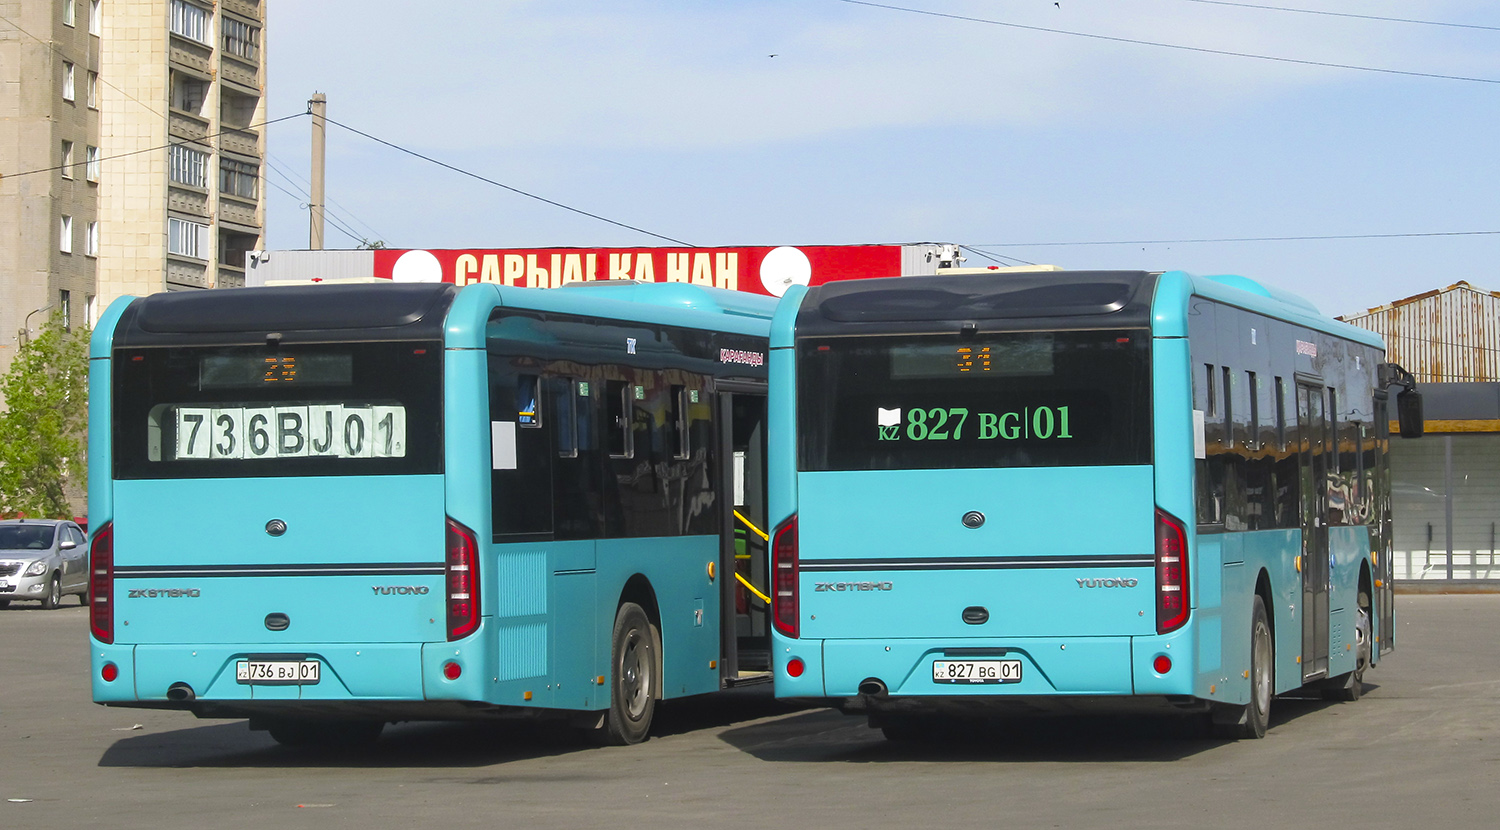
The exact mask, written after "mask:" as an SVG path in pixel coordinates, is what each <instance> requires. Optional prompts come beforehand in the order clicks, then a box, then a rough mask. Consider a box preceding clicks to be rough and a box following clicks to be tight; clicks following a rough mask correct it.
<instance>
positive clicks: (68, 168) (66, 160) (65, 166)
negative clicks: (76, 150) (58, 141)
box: [62, 139, 73, 179]
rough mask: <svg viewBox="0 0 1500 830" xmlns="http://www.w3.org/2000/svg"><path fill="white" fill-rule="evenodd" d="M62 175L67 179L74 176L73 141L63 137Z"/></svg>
mask: <svg viewBox="0 0 1500 830" xmlns="http://www.w3.org/2000/svg"><path fill="white" fill-rule="evenodd" d="M62 176H63V178H65V179H71V178H73V142H71V141H68V140H67V139H63V143H62Z"/></svg>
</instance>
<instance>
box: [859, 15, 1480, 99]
mask: <svg viewBox="0 0 1500 830" xmlns="http://www.w3.org/2000/svg"><path fill="white" fill-rule="evenodd" d="M835 2H839V3H848V4H849V5H852V6H868V7H870V8H873V9H886V10H889V11H896V12H905V13H907V14H920V15H925V16H927V17H941V18H944V19H947V20H961V21H964V22H966V23H984V24H986V25H990V26H1004V27H1005V28H1008V29H1022V30H1025V31H1028V32H1046V33H1047V34H1053V35H1068V36H1069V37H1082V38H1088V39H1090V40H1103V41H1109V42H1111V43H1129V44H1133V45H1135V46H1153V47H1156V48H1158V49H1175V50H1178V51H1181V52H1197V53H1200V54H1205V55H1223V56H1226V57H1231V58H1251V59H1254V60H1260V61H1273V62H1275V63H1291V64H1298V65H1301V66H1319V67H1323V68H1326V69H1350V70H1355V71H1358V72H1379V73H1381V74H1384V75H1402V76H1405V77H1411V78H1435V79H1439V80H1445V81H1468V82H1469V83H1476V84H1500V78H1473V77H1468V76H1465V75H1444V74H1441V73H1438V72H1413V71H1410V70H1406V69H1384V68H1381V67H1378V66H1359V65H1357V64H1351V63H1333V62H1330V61H1313V60H1303V59H1301V58H1282V57H1276V56H1274V55H1258V54H1255V53H1253V52H1234V51H1230V50H1227V49H1208V48H1206V47H1202V46H1185V45H1183V44H1180V43H1163V42H1160V41H1154V40H1137V39H1135V38H1128V37H1116V36H1113V35H1098V34H1093V33H1091V32H1074V31H1070V30H1067V29H1052V28H1048V27H1046V26H1028V25H1025V24H1023V23H1009V22H1006V21H1003V20H991V19H989V18H985V17H968V16H966V15H961V14H949V13H947V12H934V11H928V10H926V9H911V8H907V7H905V6H892V5H887V4H885V3H872V2H868V0H835Z"/></svg>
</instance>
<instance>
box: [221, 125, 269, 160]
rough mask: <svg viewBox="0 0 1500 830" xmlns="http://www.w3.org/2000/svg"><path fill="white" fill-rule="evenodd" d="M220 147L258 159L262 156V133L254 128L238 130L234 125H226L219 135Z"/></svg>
mask: <svg viewBox="0 0 1500 830" xmlns="http://www.w3.org/2000/svg"><path fill="white" fill-rule="evenodd" d="M219 149H221V150H224V151H225V152H229V153H238V154H240V155H242V156H249V157H250V158H254V159H258V158H260V133H257V132H255V131H254V130H236V129H234V128H233V127H225V128H224V131H223V133H222V134H221V135H220V136H219Z"/></svg>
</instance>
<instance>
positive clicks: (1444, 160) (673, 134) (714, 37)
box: [264, 0, 1500, 315]
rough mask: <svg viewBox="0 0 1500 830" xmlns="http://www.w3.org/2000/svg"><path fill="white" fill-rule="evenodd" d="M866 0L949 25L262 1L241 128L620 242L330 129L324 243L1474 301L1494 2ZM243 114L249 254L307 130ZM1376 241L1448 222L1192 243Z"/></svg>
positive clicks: (420, 174)
mask: <svg viewBox="0 0 1500 830" xmlns="http://www.w3.org/2000/svg"><path fill="white" fill-rule="evenodd" d="M889 5H892V6H901V7H904V8H906V9H914V10H920V11H925V12H931V13H936V14H941V15H954V16H959V17H967V18H973V19H970V20H961V19H954V18H953V17H939V16H935V15H934V14H917V13H913V12H911V11H899V10H896V9H892V8H878V7H874V6H871V5H861V4H857V3H851V2H846V1H845V0H735V1H734V2H725V0H718V2H669V1H668V0H610V2H607V3H602V2H575V1H574V0H515V1H514V2H496V1H495V0H486V1H485V2H481V3H472V4H461V6H458V7H454V6H436V7H425V6H422V7H419V6H418V5H417V4H412V3H409V2H395V0H360V1H359V2H354V0H320V2H316V3H310V2H277V0H272V2H268V3H267V4H266V6H267V18H268V20H267V28H266V34H265V41H264V43H265V48H266V50H267V61H268V76H269V84H268V95H267V99H268V118H271V119H274V118H279V117H282V116H286V115H293V114H296V113H299V112H303V111H304V110H305V109H306V103H305V102H306V100H307V99H308V98H309V97H311V95H312V94H313V93H314V92H322V93H324V94H326V95H327V96H328V102H329V103H328V117H329V118H330V119H331V120H333V121H336V122H339V123H340V124H343V125H347V126H348V127H352V128H354V129H357V130H360V131H362V132H365V133H368V134H370V135H372V136H375V137H378V138H379V139H382V140H384V141H386V142H389V143H391V144H394V145H398V146H400V147H404V148H407V149H409V150H412V151H414V152H417V153H421V154H423V155H426V156H430V157H432V158H435V159H438V160H441V161H443V162H445V163H447V164H449V165H452V166H454V167H457V168H461V169H463V170H467V171H470V172H472V173H475V174H477V175H479V176H483V177H485V178H488V179H491V180H494V181H496V182H501V183H504V184H506V185H509V186H511V187H514V188H518V189H520V190H524V191H526V192H528V193H532V194H535V195H538V196H542V197H545V198H547V199H550V200H552V201H555V202H560V203H563V204H565V205H569V206H572V207H575V208H578V209H580V210H584V211H588V212H590V213H594V214H597V215H599V216H603V217H607V218H608V219H611V220H614V221H615V222H619V223H623V224H625V225H630V226H634V227H635V228H638V229H640V231H636V230H629V229H626V228H623V227H620V226H619V225H615V224H610V223H607V222H603V221H600V220H598V219H593V218H588V217H585V216H581V215H579V214H576V213H572V212H569V211H566V210H563V209H561V208H558V207H555V206H553V205H549V204H545V203H543V202H540V201H536V200H533V199H529V198H526V197H524V196H521V195H517V194H516V193H513V192H510V191H507V190H504V189H502V188H499V187H496V186H494V185H491V184H486V183H483V182H480V181H477V180H475V179H472V178H468V177H465V176H463V175H461V174H459V173H455V172H453V171H451V170H447V169H444V168H442V167H438V166H436V165H433V164H431V163H428V162H426V161H422V160H420V159H417V158H414V157H412V156H410V155H406V154H404V153H402V152H401V151H399V150H396V149H392V148H391V147H389V146H385V145H382V144H379V143H376V142H375V141H372V140H370V139H369V138H366V137H363V136H360V135H358V134H356V133H354V132H351V131H349V130H346V129H344V128H343V127H340V126H337V125H334V124H330V125H329V128H328V129H329V134H328V148H327V168H326V169H327V188H328V189H327V195H328V199H329V201H330V203H331V204H330V205H329V211H330V213H331V215H332V219H331V220H330V221H331V222H332V221H337V222H339V223H340V224H342V225H344V226H345V227H347V228H348V229H349V230H350V231H352V234H346V233H344V232H343V231H341V230H339V229H338V228H336V227H335V226H334V225H333V224H330V225H329V226H328V228H327V231H326V235H327V243H326V246H325V247H330V248H332V247H355V246H356V245H357V244H358V241H359V240H361V239H363V240H371V241H374V240H379V241H381V242H383V243H385V245H386V246H387V247H393V248H469V247H472V248H507V247H543V246H553V245H558V246H601V247H602V246H616V245H619V246H638V245H654V244H671V243H667V242H664V241H662V240H661V239H660V238H656V237H653V236H650V235H648V234H647V233H643V232H641V231H645V232H649V233H654V234H659V235H661V236H662V237H667V238H671V239H675V240H681V241H684V242H687V243H691V244H694V245H704V246H712V245H799V244H806V245H812V244H856V243H903V242H952V243H959V244H963V245H967V246H972V247H973V248H974V249H977V250H971V251H968V252H966V256H967V257H968V261H967V262H966V263H965V264H966V265H971V266H972V265H988V264H992V263H993V262H994V261H995V260H998V261H999V262H1001V263H1003V264H1017V263H1020V262H1025V263H1047V264H1056V265H1061V266H1063V267H1066V268H1070V269H1147V270H1169V269H1183V270H1187V271H1190V272H1193V273H1199V274H1220V273H1237V274H1243V275H1245V276H1248V277H1251V278H1254V279H1257V280H1260V281H1261V282H1264V283H1266V284H1270V285H1274V286H1278V287H1280V288H1284V289H1287V290H1290V291H1293V292H1296V293H1299V294H1301V295H1302V296H1304V297H1306V298H1308V299H1309V300H1311V301H1312V302H1313V303H1314V304H1316V305H1317V306H1318V308H1319V309H1321V310H1322V311H1323V312H1324V313H1326V314H1329V315H1337V314H1349V313H1353V312H1358V311H1362V310H1364V309H1366V308H1369V307H1373V306H1378V305H1381V304H1384V303H1388V302H1390V301H1392V300H1396V299H1400V298H1403V297H1407V296H1410V295H1413V294H1417V293H1420V292H1423V291H1428V290H1431V289H1434V288H1441V287H1443V286H1447V285H1450V284H1452V283H1454V282H1457V281H1459V280H1467V281H1469V282H1470V283H1472V284H1474V285H1477V286H1480V287H1483V288H1490V289H1495V290H1500V273H1496V266H1495V263H1496V262H1497V261H1500V205H1497V203H1496V195H1495V194H1496V190H1497V185H1500V153H1497V152H1496V150H1497V147H1496V136H1497V135H1500V129H1497V128H1500V4H1495V3H1494V2H1492V0H1491V1H1490V2H1483V0H1452V1H1451V2H1442V1H1435V2H1421V1H1420V0H1405V1H1404V2H1401V1H1398V0H1360V1H1359V2H1354V0H1246V2H1245V3H1240V4H1235V3H1224V2H1208V0H1057V2H1054V0H892V2H891V3H890V4H889ZM1250 5H1255V6H1277V7H1280V8H1282V9H1300V10H1303V11H1301V12H1292V11H1281V10H1276V9H1270V8H1250V7H1247V6H1250ZM452 8H462V9H463V12H462V15H461V16H458V15H455V14H452V13H450V12H448V11H446V10H447V9H452ZM416 9H421V10H420V11H414V10H416ZM438 9H444V10H445V11H438ZM1312 11H1322V12H1337V13H1341V14H1344V15H1349V14H1357V15H1366V16H1377V17H1378V16H1386V17H1395V18H1405V19H1408V20H1420V21H1427V22H1425V23H1402V22H1393V21H1382V20H1371V19H1360V18H1353V17H1348V16H1335V15H1330V14H1311V13H1307V12H1312ZM984 21H989V22H984ZM1435 23H1443V24H1457V25H1433V24H1435ZM1000 24H1009V25H1000ZM1022 27H1030V28H1022ZM1486 27H1488V28H1486ZM1044 30H1053V31H1044ZM1063 32H1071V33H1074V34H1064V33H1063ZM1084 35H1088V36H1087V37H1086V36H1084ZM1130 40H1133V41H1147V42H1151V43H1155V44H1166V45H1170V46H1177V47H1188V48H1168V47H1167V46H1165V45H1158V46H1152V45H1144V44H1141V43H1130V42H1124V41H1130ZM1201 50H1216V51H1218V52H1236V53H1243V54H1250V55H1261V56H1269V57H1275V58H1283V59H1287V60H1280V61H1272V60H1263V59H1258V58H1250V57H1240V56H1232V55H1225V54H1214V53H1211V52H1207V51H1201ZM1289 61H1304V62H1314V63H1322V64H1341V65H1345V66H1351V67H1366V68H1373V69H1383V70H1394V72H1374V71H1365V70H1360V69H1351V68H1337V67H1330V66H1316V65H1309V64H1307V63H1293V62H1289ZM1397 73H1424V74H1426V75H1443V76H1456V77H1458V78H1465V79H1468V80H1455V79H1453V78H1443V77H1420V76H1417V75H1413V74H1397ZM266 130H267V131H268V147H269V165H268V170H267V175H268V178H269V181H270V182H271V184H272V187H271V188H269V189H268V199H267V227H268V229H267V237H268V239H267V245H268V247H269V248H271V249H273V250H276V249H293V248H306V247H307V245H308V211H307V208H306V203H307V196H306V188H307V177H308V174H309V164H310V161H309V155H310V154H309V144H310V133H311V122H310V119H308V118H306V117H298V118H292V119H289V120H287V121H284V122H280V123H277V124H273V125H270V126H268V127H266ZM1394 234H1449V235H1441V236H1404V237H1400V238H1363V239H1337V240H1330V239H1324V240H1300V241H1259V242H1248V241H1239V242H1232V241H1214V242H1197V241H1187V240H1229V239H1245V238H1265V237H1308V236H1325V237H1326V236H1371V235H1394ZM1452 234H1465V235H1452ZM356 237H357V238H356ZM1051 243H1066V244H1051ZM1078 243H1091V244H1078ZM1092 243H1107V244H1092ZM981 252H982V253H981ZM985 255H988V256H989V257H993V258H994V260H992V259H987V258H986V257H985Z"/></svg>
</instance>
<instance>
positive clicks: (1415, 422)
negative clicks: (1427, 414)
mask: <svg viewBox="0 0 1500 830" xmlns="http://www.w3.org/2000/svg"><path fill="white" fill-rule="evenodd" d="M1396 419H1397V420H1398V421H1399V422H1400V425H1401V437H1402V438H1421V437H1422V426H1423V423H1422V393H1421V392H1418V391H1417V390H1415V389H1407V390H1404V391H1402V392H1400V393H1399V394H1397V395H1396Z"/></svg>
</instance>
